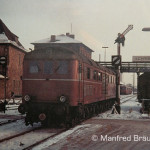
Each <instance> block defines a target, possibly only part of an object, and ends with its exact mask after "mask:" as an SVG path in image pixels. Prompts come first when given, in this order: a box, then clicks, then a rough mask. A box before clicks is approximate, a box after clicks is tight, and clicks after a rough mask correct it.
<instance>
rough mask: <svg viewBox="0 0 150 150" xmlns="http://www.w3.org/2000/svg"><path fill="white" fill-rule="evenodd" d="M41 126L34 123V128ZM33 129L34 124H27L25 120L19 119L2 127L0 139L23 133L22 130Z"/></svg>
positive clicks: (0, 128)
mask: <svg viewBox="0 0 150 150" xmlns="http://www.w3.org/2000/svg"><path fill="white" fill-rule="evenodd" d="M39 126H41V125H40V124H34V128H36V127H39ZM31 129H33V127H32V126H26V125H25V123H24V120H17V121H16V122H13V123H10V124H6V125H3V126H1V127H0V139H4V138H6V137H9V136H12V135H16V134H18V133H22V131H28V130H31Z"/></svg>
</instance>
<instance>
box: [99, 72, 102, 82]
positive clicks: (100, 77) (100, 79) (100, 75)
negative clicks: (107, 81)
mask: <svg viewBox="0 0 150 150" xmlns="http://www.w3.org/2000/svg"><path fill="white" fill-rule="evenodd" d="M98 80H99V81H102V73H101V72H99V73H98Z"/></svg>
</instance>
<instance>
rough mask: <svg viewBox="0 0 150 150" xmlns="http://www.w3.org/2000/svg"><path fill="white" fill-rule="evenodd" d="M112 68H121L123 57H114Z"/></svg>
mask: <svg viewBox="0 0 150 150" xmlns="http://www.w3.org/2000/svg"><path fill="white" fill-rule="evenodd" d="M112 66H115V67H117V66H121V55H113V56H112Z"/></svg>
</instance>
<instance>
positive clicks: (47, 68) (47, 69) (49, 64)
mask: <svg viewBox="0 0 150 150" xmlns="http://www.w3.org/2000/svg"><path fill="white" fill-rule="evenodd" d="M44 73H45V74H52V73H53V62H52V61H46V62H45V63H44Z"/></svg>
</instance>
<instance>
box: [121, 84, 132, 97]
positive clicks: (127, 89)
mask: <svg viewBox="0 0 150 150" xmlns="http://www.w3.org/2000/svg"><path fill="white" fill-rule="evenodd" d="M131 93H132V87H130V86H126V85H120V94H121V95H129V94H131Z"/></svg>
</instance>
